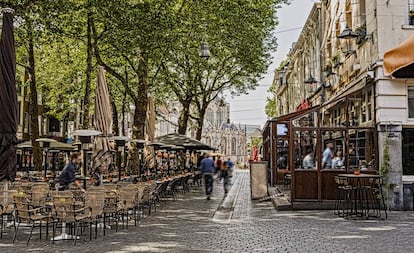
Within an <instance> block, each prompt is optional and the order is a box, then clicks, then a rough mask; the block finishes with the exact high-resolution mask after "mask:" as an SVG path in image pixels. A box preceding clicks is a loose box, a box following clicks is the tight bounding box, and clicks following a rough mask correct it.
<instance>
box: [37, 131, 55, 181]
mask: <svg viewBox="0 0 414 253" xmlns="http://www.w3.org/2000/svg"><path fill="white" fill-rule="evenodd" d="M36 141H37V142H39V144H40V146H41V148H43V149H44V150H45V153H46V154H45V160H44V173H45V174H44V178H45V179H46V175H47V157H48V149H49V147H50V143H51V142H56V140H54V139H49V138H39V139H36Z"/></svg>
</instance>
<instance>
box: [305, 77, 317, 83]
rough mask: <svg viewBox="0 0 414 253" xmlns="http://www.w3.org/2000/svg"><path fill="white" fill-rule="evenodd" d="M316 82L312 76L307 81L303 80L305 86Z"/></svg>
mask: <svg viewBox="0 0 414 253" xmlns="http://www.w3.org/2000/svg"><path fill="white" fill-rule="evenodd" d="M317 82H318V81H316V80H315V78H313V76H312V75H310V76H309V78H308V79H307V80H305V82H304V83H306V84H314V83H317Z"/></svg>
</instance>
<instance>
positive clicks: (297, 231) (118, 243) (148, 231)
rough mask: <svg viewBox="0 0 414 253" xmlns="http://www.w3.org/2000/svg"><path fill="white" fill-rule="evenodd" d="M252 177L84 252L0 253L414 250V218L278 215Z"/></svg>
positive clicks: (69, 245) (191, 199)
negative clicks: (256, 196) (258, 194)
mask: <svg viewBox="0 0 414 253" xmlns="http://www.w3.org/2000/svg"><path fill="white" fill-rule="evenodd" d="M249 178H250V177H249V172H248V171H237V173H236V174H235V177H234V178H233V185H232V188H231V190H230V192H229V194H228V195H227V197H226V198H223V196H224V194H223V187H222V184H221V183H219V182H216V183H215V189H214V194H213V198H212V200H210V201H209V200H206V199H205V196H204V191H203V188H201V187H200V188H195V189H193V190H192V191H191V192H190V193H187V194H185V195H181V196H180V197H179V199H178V200H177V201H167V203H165V204H163V206H162V207H161V208H160V209H159V211H158V212H157V213H156V214H155V215H153V216H151V217H148V218H145V219H144V220H143V221H142V222H141V223H140V224H139V225H138V226H137V227H133V226H130V227H129V229H128V230H120V231H119V232H118V233H115V231H109V233H108V234H107V236H105V237H99V238H98V239H97V240H94V241H92V242H90V241H89V240H81V241H80V242H79V243H78V244H77V245H76V246H73V242H71V241H64V242H58V243H56V244H55V245H52V244H51V243H49V242H46V241H45V240H42V241H39V240H38V239H37V238H36V236H35V237H34V238H35V239H34V240H33V242H31V243H30V246H29V247H27V246H26V245H25V239H26V236H24V235H22V234H20V235H19V240H18V242H17V243H15V244H12V243H11V236H10V235H6V236H5V237H4V238H3V239H0V252H99V253H104V252H105V253H112V252H381V253H383V252H412V251H413V250H414V240H412V233H413V227H414V213H413V212H392V213H391V214H390V215H389V219H388V220H344V219H342V218H339V217H337V216H335V215H333V212H332V211H294V212H278V211H276V210H275V209H274V207H273V206H272V204H271V202H256V201H255V202H252V201H251V200H250V185H249Z"/></svg>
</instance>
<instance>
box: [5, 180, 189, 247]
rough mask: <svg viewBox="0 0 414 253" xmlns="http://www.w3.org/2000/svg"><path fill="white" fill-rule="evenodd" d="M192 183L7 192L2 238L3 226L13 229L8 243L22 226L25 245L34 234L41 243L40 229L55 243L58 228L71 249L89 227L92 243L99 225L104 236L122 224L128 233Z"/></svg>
mask: <svg viewBox="0 0 414 253" xmlns="http://www.w3.org/2000/svg"><path fill="white" fill-rule="evenodd" d="M191 179H192V180H191ZM190 182H192V183H190ZM194 182H195V181H194V178H193V177H192V176H189V175H188V176H185V177H180V178H176V179H173V180H171V181H165V182H164V183H160V184H149V185H146V184H141V183H138V184H133V183H129V182H119V183H118V184H103V185H101V186H91V187H90V188H89V189H88V191H87V192H86V193H84V192H82V191H79V190H78V189H75V188H71V190H70V191H54V190H49V186H48V185H47V184H36V185H31V187H21V186H17V187H11V189H12V190H9V191H7V192H0V227H1V237H3V224H2V222H3V221H5V222H12V224H13V227H14V235H13V242H14V241H15V240H16V238H17V236H18V232H19V229H20V226H21V225H22V224H24V225H30V227H31V230H30V234H29V237H28V239H27V242H26V243H27V244H29V242H30V239H31V237H32V233H33V230H34V229H35V228H39V230H40V239H41V238H42V228H45V229H46V237H48V236H49V228H50V227H51V228H52V230H53V237H52V238H55V236H56V230H57V229H58V228H61V230H62V233H63V232H64V231H63V230H64V229H66V228H69V229H70V234H72V235H73V234H74V236H73V238H74V239H75V240H74V243H76V240H77V238H78V237H79V236H80V234H79V230H80V232H81V234H82V233H83V232H84V229H85V228H86V227H87V226H89V233H90V235H89V237H90V239H92V237H94V238H95V239H96V238H97V235H98V227H99V226H100V225H101V226H102V228H103V235H105V234H106V229H107V227H111V228H112V227H115V229H116V231H118V226H119V223H121V222H122V227H125V225H126V228H128V225H129V221H130V220H133V221H134V224H135V226H136V225H137V222H138V221H139V220H140V219H141V218H142V216H144V215H145V213H147V215H148V216H149V215H151V213H152V212H153V211H154V212H156V206H157V204H159V203H161V202H162V201H164V200H166V199H168V198H173V199H174V200H175V199H176V198H177V194H178V193H185V192H187V191H189V190H190V185H191V184H194ZM3 217H4V218H6V219H3ZM63 224H64V225H63ZM61 225H62V226H61ZM93 230H94V233H93ZM93 234H94V236H93Z"/></svg>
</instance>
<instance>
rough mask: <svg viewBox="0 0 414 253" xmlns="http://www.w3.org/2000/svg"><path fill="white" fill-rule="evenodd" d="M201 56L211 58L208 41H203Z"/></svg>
mask: <svg viewBox="0 0 414 253" xmlns="http://www.w3.org/2000/svg"><path fill="white" fill-rule="evenodd" d="M200 57H201V58H209V57H210V50H209V49H208V43H207V42H202V43H201V51H200Z"/></svg>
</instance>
